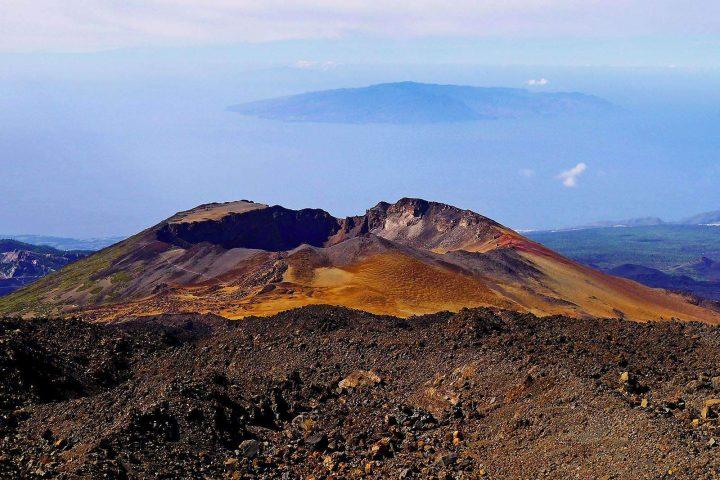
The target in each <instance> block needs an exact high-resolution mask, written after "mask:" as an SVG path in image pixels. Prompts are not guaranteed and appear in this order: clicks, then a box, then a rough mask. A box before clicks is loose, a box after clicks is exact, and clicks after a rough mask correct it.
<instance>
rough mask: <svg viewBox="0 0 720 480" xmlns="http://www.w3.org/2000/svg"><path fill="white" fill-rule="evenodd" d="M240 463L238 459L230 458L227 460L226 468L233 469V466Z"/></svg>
mask: <svg viewBox="0 0 720 480" xmlns="http://www.w3.org/2000/svg"><path fill="white" fill-rule="evenodd" d="M237 463H238V459H237V458H228V459H226V460H225V466H226V467H232V466H233V465H236V464H237Z"/></svg>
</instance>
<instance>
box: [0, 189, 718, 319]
mask: <svg viewBox="0 0 720 480" xmlns="http://www.w3.org/2000/svg"><path fill="white" fill-rule="evenodd" d="M309 304H333V305H344V306H348V307H352V308H357V309H363V310H366V311H370V312H373V313H381V314H393V315H399V316H409V315H413V314H422V313H429V312H436V311H440V310H453V311H456V310H459V309H460V308H462V307H466V306H467V307H477V306H491V307H499V308H505V309H511V310H516V311H520V312H531V313H534V314H537V315H551V314H565V315H571V316H575V317H585V316H599V317H624V318H629V319H633V320H640V321H644V320H661V319H671V318H680V319H684V320H699V321H705V322H711V323H718V322H719V321H720V314H718V313H717V312H712V311H710V310H706V309H703V308H700V307H698V306H697V305H693V304H692V303H690V302H689V301H688V300H687V299H685V298H684V297H682V296H679V295H675V294H671V293H668V292H666V291H663V290H654V289H650V288H646V287H643V286H641V285H639V284H637V283H634V282H631V281H628V280H622V279H618V278H615V277H611V276H608V275H605V274H602V273H600V272H597V271H594V270H591V269H589V268H586V267H583V266H581V265H579V264H577V263H574V262H572V261H570V260H568V259H566V258H564V257H562V256H560V255H558V254H556V253H555V252H552V251H551V250H549V249H547V248H545V247H543V246H542V245H540V244H537V243H534V242H532V241H530V240H528V239H526V238H524V237H523V236H521V235H519V234H518V233H516V232H514V231H512V230H510V229H508V228H506V227H503V226H502V225H500V224H498V223H496V222H494V221H492V220H490V219H488V218H486V217H483V216H481V215H478V214H476V213H474V212H471V211H468V210H460V209H458V208H455V207H451V206H448V205H443V204H440V203H434V202H427V201H424V200H418V199H402V200H400V201H398V202H397V203H395V204H389V203H385V202H382V203H380V204H378V205H377V206H375V207H373V208H371V209H370V210H368V211H367V212H366V214H365V215H362V216H357V217H348V218H345V219H337V218H335V217H333V216H331V215H330V214H328V213H327V212H325V211H322V210H315V209H304V210H297V211H296V210H289V209H286V208H283V207H280V206H272V207H270V206H267V205H262V204H257V203H252V202H248V201H240V202H231V203H224V204H209V205H203V206H200V207H197V208H195V209H193V210H190V211H187V212H181V213H178V214H176V215H175V216H173V217H171V218H170V219H168V220H166V221H164V222H161V223H160V224H158V225H156V226H154V227H151V228H149V229H148V230H145V231H143V232H141V233H139V234H138V235H136V236H134V237H132V238H129V239H127V240H125V241H123V242H120V243H118V244H117V245H114V246H112V247H109V248H107V249H105V250H102V251H100V252H98V253H96V254H95V255H92V256H90V257H89V258H87V259H85V260H83V261H80V262H78V263H76V264H73V265H71V266H69V267H68V268H66V269H63V270H62V271H61V272H58V273H56V274H53V275H50V276H48V277H46V278H45V279H43V280H41V281H39V282H37V283H36V284H33V285H31V286H30V287H28V288H25V289H23V290H21V291H19V292H16V293H15V294H13V295H11V296H9V297H7V298H5V299H3V300H2V301H0V313H2V314H24V315H28V316H32V315H37V314H48V313H53V314H73V315H77V314H79V315H82V316H84V317H86V318H90V319H94V320H98V321H105V320H113V319H117V318H121V317H126V316H135V315H147V314H158V313H169V312H200V313H215V314H220V315H223V316H226V317H228V318H241V317H245V316H248V315H270V314H274V313H277V312H279V311H283V310H287V309H290V308H294V307H299V306H303V305H309Z"/></svg>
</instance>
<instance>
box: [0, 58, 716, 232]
mask: <svg viewBox="0 0 720 480" xmlns="http://www.w3.org/2000/svg"><path fill="white" fill-rule="evenodd" d="M26 70H27V71H23V72H21V73H23V74H22V75H20V74H18V75H11V74H7V72H5V73H6V75H5V76H0V152H2V154H1V155H0V168H1V172H2V174H1V175H0V190H1V191H2V195H1V198H0V202H2V206H1V207H0V231H4V232H10V233H18V234H19V233H36V234H44V235H66V236H75V237H78V236H80V237H82V236H103V235H124V234H128V233H133V232H135V231H137V230H139V229H141V228H143V227H146V226H149V225H151V224H153V223H155V222H157V221H159V220H161V219H163V218H165V217H168V216H169V215H171V214H172V213H174V212H176V211H178V210H181V209H186V208H191V207H193V206H195V205H197V204H199V203H205V202H211V201H224V200H232V199H240V198H249V199H253V200H256V201H262V202H268V203H272V204H276V203H277V204H283V205H286V206H289V207H321V208H325V209H327V210H329V211H330V212H331V213H333V214H336V215H351V214H357V213H362V212H363V211H364V210H365V209H366V208H369V207H371V206H372V205H374V204H375V203H376V202H378V201H380V200H387V201H392V200H396V199H397V198H399V197H402V196H420V197H423V198H427V199H433V200H439V201H443V202H448V203H452V204H455V205H458V206H461V207H465V208H470V209H473V210H476V211H478V212H481V213H483V214H485V215H488V216H490V217H493V218H495V219H496V220H498V221H500V222H502V223H505V224H507V225H510V226H512V227H515V228H549V227H558V226H567V225H574V224H583V223H587V222H590V221H595V220H599V219H617V218H628V217H633V216H646V215H655V216H660V217H662V218H666V219H675V218H680V217H686V216H688V215H691V214H695V213H698V212H701V211H704V210H714V209H718V208H720V189H718V188H717V186H718V185H719V184H720V161H719V160H720V158H719V155H720V153H718V152H720V100H718V96H717V95H715V94H713V89H712V85H713V83H712V82H711V81H710V80H708V79H707V78H705V77H703V76H701V75H695V76H691V77H687V76H678V74H673V75H675V77H672V78H669V79H668V78H666V74H665V73H663V72H660V73H658V72H654V73H652V75H651V74H648V73H643V74H642V75H641V74H636V76H633V72H624V73H623V74H622V75H620V74H619V73H617V72H615V71H608V72H605V77H602V78H600V77H598V74H597V72H594V73H592V75H590V74H589V73H588V74H585V75H583V74H582V72H580V73H578V72H576V71H572V72H570V73H572V75H575V77H573V76H572V75H570V73H567V72H566V73H567V75H566V77H565V78H566V82H565V83H566V84H563V83H562V82H557V83H558V84H557V85H555V86H556V87H557V88H558V89H561V90H562V89H567V90H570V89H572V90H580V91H583V92H585V93H591V94H598V95H601V96H603V97H605V98H608V99H609V100H611V101H613V102H615V103H616V104H618V105H619V106H621V107H622V108H623V109H624V110H623V113H621V114H619V115H611V116H607V117H603V118H566V119H557V118H556V119H532V120H502V121H488V122H477V123H467V124H451V125H423V126H398V125H329V124H303V123H290V124H286V123H280V122H272V121H261V120H255V119H252V118H246V117H242V116H239V115H238V114H234V113H231V112H227V111H226V110H225V108H226V107H227V106H229V105H232V104H237V103H239V102H243V101H247V100H253V99H257V98H264V97H267V96H273V95H278V94H285V93H295V92H298V91H303V90H309V89H313V88H328V87H334V86H344V85H356V84H364V83H372V82H373V81H393V80H398V78H387V75H384V74H383V72H381V71H375V70H373V69H371V68H368V69H365V70H362V69H360V70H359V72H360V73H357V72H356V73H357V74H355V75H350V74H348V73H347V72H346V73H343V72H330V73H327V72H319V73H313V74H310V73H305V72H303V73H302V74H296V73H295V72H288V71H284V70H278V71H273V70H268V71H266V70H259V71H241V70H238V71H234V70H232V69H230V70H229V69H227V68H220V69H218V71H208V70H203V71H202V72H194V71H192V69H191V68H190V67H188V71H186V72H180V73H178V72H169V73H166V74H159V73H157V72H155V71H151V72H150V73H148V74H146V75H145V74H143V73H142V72H139V71H137V70H133V71H131V72H123V70H122V69H121V68H117V69H115V70H113V71H110V72H106V73H105V74H102V73H98V72H95V71H92V72H91V73H87V72H85V71H82V72H79V73H75V74H72V73H68V74H60V73H58V74H57V75H52V74H50V73H49V72H48V70H47V69H41V71H40V72H39V73H37V74H33V72H34V71H33V70H31V69H26ZM492 72H494V73H492ZM492 72H491V73H492V75H491V74H486V75H485V76H484V77H482V82H480V81H478V82H476V84H488V83H490V84H494V85H499V84H505V85H507V86H518V85H517V84H516V83H517V80H516V79H515V77H517V79H519V78H524V77H525V76H526V75H527V74H526V72H519V73H518V72H510V73H508V72H505V73H503V71H501V72H499V73H498V72H497V71H495V70H493V71H492ZM486 73H487V72H486ZM414 75H415V78H413V79H416V80H422V81H448V82H451V81H453V78H456V79H457V80H456V83H471V80H472V78H473V76H472V72H469V71H467V70H457V71H456V72H455V73H454V74H453V72H452V71H448V72H444V73H443V75H439V74H437V73H433V71H432V70H418V71H417V72H415V74H414ZM558 75H559V74H558ZM643 75H644V76H643ZM638 76H639V77H640V78H645V84H643V82H642V81H640V79H638V78H637V77H638ZM688 78H690V80H688ZM648 79H649V80H648ZM673 79H674V80H673ZM502 82H505V83H502ZM513 82H515V83H513ZM580 162H583V163H585V164H587V166H588V168H587V171H586V172H585V173H583V174H582V175H581V176H580V177H579V178H578V185H577V187H575V188H566V187H564V186H563V185H562V184H561V181H560V180H559V179H558V178H557V175H558V174H559V173H560V172H561V171H564V170H567V169H569V168H571V167H573V166H575V165H576V164H578V163H580ZM521 171H522V172H524V173H521ZM530 171H531V172H530Z"/></svg>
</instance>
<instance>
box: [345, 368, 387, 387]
mask: <svg viewBox="0 0 720 480" xmlns="http://www.w3.org/2000/svg"><path fill="white" fill-rule="evenodd" d="M381 381H382V379H381V378H380V377H379V376H378V375H377V374H376V373H373V372H370V371H367V370H355V371H353V372H352V373H350V375H348V376H347V377H345V378H343V379H342V380H341V381H340V383H338V387H340V388H358V387H365V386H369V385H375V384H377V383H380V382H381Z"/></svg>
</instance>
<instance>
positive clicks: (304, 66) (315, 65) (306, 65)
mask: <svg viewBox="0 0 720 480" xmlns="http://www.w3.org/2000/svg"><path fill="white" fill-rule="evenodd" d="M339 66H340V64H339V63H336V62H332V61H329V60H328V61H325V62H318V61H315V60H298V61H297V62H294V63H293V64H292V65H291V67H292V68H299V69H301V70H324V71H327V70H333V69H335V68H337V67H339Z"/></svg>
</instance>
